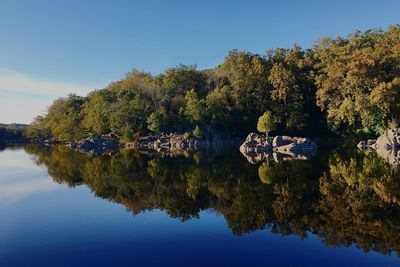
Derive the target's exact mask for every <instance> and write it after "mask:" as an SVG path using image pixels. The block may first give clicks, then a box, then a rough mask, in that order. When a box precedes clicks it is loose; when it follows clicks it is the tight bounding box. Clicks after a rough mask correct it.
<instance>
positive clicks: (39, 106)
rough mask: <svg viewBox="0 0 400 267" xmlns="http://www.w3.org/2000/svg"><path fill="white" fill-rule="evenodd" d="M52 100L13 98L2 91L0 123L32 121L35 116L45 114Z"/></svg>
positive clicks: (0, 97)
mask: <svg viewBox="0 0 400 267" xmlns="http://www.w3.org/2000/svg"><path fill="white" fill-rule="evenodd" d="M51 103H52V100H40V99H29V97H24V98H23V99H11V98H10V97H3V96H1V92H0V123H31V122H32V121H33V118H35V117H36V116H38V115H43V114H45V113H46V111H47V107H49V106H50V105H51Z"/></svg>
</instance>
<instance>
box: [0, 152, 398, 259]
mask: <svg viewBox="0 0 400 267" xmlns="http://www.w3.org/2000/svg"><path fill="white" fill-rule="evenodd" d="M229 155H230V156H229ZM229 157H232V159H230V158H229ZM335 160H338V159H336V158H335V156H333V158H332V155H331V154H329V155H327V156H324V157H322V156H321V157H317V159H315V160H314V161H312V162H310V163H306V162H302V163H299V164H298V165H299V166H301V167H299V166H298V165H296V166H292V165H287V166H286V165H283V167H282V169H280V170H279V169H278V170H277V173H275V174H274V173H271V177H272V178H271V179H272V180H273V181H272V183H274V184H273V185H271V184H265V183H262V182H260V178H259V177H258V174H259V171H258V168H259V166H254V165H251V164H249V163H247V162H246V161H245V160H244V159H243V158H241V155H236V156H232V155H231V154H224V155H221V156H217V157H211V158H210V157H208V156H207V155H200V156H199V155H197V156H195V157H191V156H187V157H184V158H181V157H178V158H172V159H154V158H149V157H145V156H137V155H136V154H135V155H132V154H129V153H128V154H123V155H114V156H106V157H97V158H90V157H86V156H82V155H78V154H75V152H69V151H66V150H64V149H60V150H59V151H53V150H49V149H47V150H43V151H42V150H41V149H40V148H19V149H5V150H3V151H1V152H0V266H10V267H11V266H400V260H399V256H398V255H397V249H398V248H400V239H399V237H400V236H399V233H400V232H399V231H398V230H399V229H400V227H399V226H400V224H397V223H398V222H399V221H400V220H399V218H398V217H399V214H398V203H397V202H396V201H397V199H395V196H393V195H396V192H391V193H390V194H389V193H387V194H389V195H390V196H391V197H392V199H393V200H390V201H386V202H385V201H384V200H379V199H384V197H381V198H379V197H376V196H371V192H370V191H368V192H366V193H365V192H356V191H348V190H349V189H348V188H346V189H344V190H347V191H343V192H340V191H334V192H335V193H336V194H342V196H341V197H342V198H343V202H346V201H347V200H346V199H345V198H354V199H351V200H350V202H349V203H353V202H355V201H358V199H361V200H362V201H365V202H368V203H366V205H371V204H370V202H369V201H371V200H376V201H382V203H378V204H377V205H379V207H381V210H382V209H383V210H384V211H385V212H386V213H382V212H381V211H379V209H376V208H371V210H369V211H368V213H366V212H367V211H365V207H364V208H362V209H361V211H360V210H357V211H354V213H355V214H354V216H355V218H353V219H352V220H349V221H346V222H343V226H338V224H339V225H340V223H338V222H333V225H331V224H330V223H329V220H330V219H329V218H327V217H329V216H330V215H329V214H330V213H338V214H339V213H341V212H344V211H343V210H341V209H340V208H338V210H334V209H335V207H334V206H335V205H333V206H329V203H330V201H334V200H332V199H331V198H332V197H331V196H330V195H327V194H326V189H325V188H326V187H329V185H327V184H323V183H324V182H323V181H322V180H321V179H325V178H323V177H324V175H325V176H326V175H327V174H326V173H327V172H328V173H330V175H331V176H334V175H335V174H336V172H337V171H338V170H339V169H342V168H343V166H342V167H340V166H339V167H338V170H334V171H333V172H332V168H331V165H328V163H330V164H334V163H332V161H335ZM349 160H350V161H351V160H353V161H354V160H356V159H354V158H351V157H350V159H349ZM374 160H377V161H378V162H379V164H384V163H382V162H380V161H379V159H374ZM164 161H166V162H164ZM320 161H324V162H326V164H327V166H321V167H318V166H316V167H315V168H314V167H312V164H320V165H323V164H322V163H321V162H320ZM361 161H363V162H364V161H365V159H364V158H361ZM343 162H345V163H344V165H346V162H349V161H346V160H343ZM157 164H158V165H157ZM284 164H286V163H284ZM307 164H310V167H307V166H308V165H307ZM349 164H350V165H349ZM337 165H340V162H339V163H337ZM347 165H348V167H349V168H350V169H351V168H352V167H351V163H348V164H347ZM177 166H184V167H182V168H181V167H177ZM304 166H306V167H304ZM271 168H280V166H278V164H277V163H275V165H272V167H271ZM377 168H379V169H382V168H381V167H379V166H378V167H377ZM144 170H145V172H143V171H144ZM282 170H285V172H284V173H285V174H284V175H283V176H284V179H283V180H282V179H281V178H282V175H281V174H282ZM388 170H389V169H388ZM199 173H201V174H199ZM302 173H304V175H305V177H300V176H301V175H300V176H299V174H302ZM192 174H199V175H198V176H196V179H194V178H193V176H191V175H192ZM253 176H254V177H253ZM319 176H321V177H319ZM248 177H250V178H248ZM271 179H270V180H271ZM280 179H281V180H282V181H283V182H282V183H283V184H286V185H290V186H291V187H289V188H294V189H293V190H295V191H293V192H295V193H296V192H297V193H296V194H294V195H295V197H294V199H295V200H291V198H290V197H288V198H287V199H286V200H285V201H281V200H280V198H282V196H288V195H289V196H290V192H291V191H290V190H292V189H289V193H282V194H281V195H277V194H278V193H277V192H281V191H282V190H283V189H282V188H283V187H282V188H281V189H279V184H280V183H281V180H280ZM285 179H286V180H285ZM287 179H291V180H293V179H294V180H298V181H290V182H288V180H287ZM365 179H366V178H365ZM347 186H349V185H347ZM375 187H377V186H375ZM271 188H272V189H271ZM274 188H275V189H274ZM285 188H286V187H285ZM299 188H300V189H299ZM335 188H336V187H335ZM340 188H342V187H340ZM296 190H297V191H296ZM335 190H337V188H336V189H335ZM351 190H353V189H351ZM358 190H364V189H358ZM382 190H383V191H384V189H382ZM382 190H381V191H382ZM299 192H300V193H299ZM322 192H324V193H322ZM379 192H380V191H379ZM357 194H359V195H357ZM250 195H251V196H250ZM270 195H273V196H271V198H269V197H270ZM188 196H189V197H188ZM396 196H397V195H396ZM368 197H370V199H366V198H368ZM288 201H294V202H293V203H291V202H290V203H288ZM340 201H341V200H340ZM250 202H251V203H250ZM303 204H304V206H302V205H303ZM285 205H287V206H285ZM385 205H386V206H385ZM325 206H329V207H328V208H327V210H325V209H324V207H325ZM358 206H360V205H357V207H358ZM279 207H281V208H282V209H283V210H285V211H284V212H283V213H284V214H281V213H280V211H279V209H280V208H279ZM286 207H287V210H288V211H287V212H286ZM292 207H294V208H293V210H291V209H292ZM332 209H333V210H332ZM346 209H347V210H348V208H346ZM346 209H345V210H346ZM289 210H291V211H290V212H289ZM285 212H286V213H285ZM352 212H353V211H350V214H351V213H352ZM389 212H390V214H389ZM285 216H286V217H285ZM343 216H345V217H346V218H348V217H349V216H350V217H351V216H352V215H343ZM382 217H383V218H382ZM380 219H382V221H380ZM357 220H358V221H357ZM363 220H364V221H363ZM339 222H340V220H339ZM352 222H353V223H354V224H357V225H351V223H352ZM382 222H390V223H388V224H385V223H382ZM349 224H350V225H349ZM379 224H380V225H379ZM353 226H354V227H353ZM364 226H365V227H366V229H360V228H362V227H364ZM388 227H392V228H394V229H386V228H388ZM381 228H385V230H382V229H381ZM336 231H337V232H336ZM383 235H388V236H383ZM333 239H334V240H333ZM357 240H358V241H360V240H361V241H360V242H359V244H358V243H357V242H358V241H357Z"/></svg>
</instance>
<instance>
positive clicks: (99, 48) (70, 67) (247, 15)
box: [0, 0, 400, 123]
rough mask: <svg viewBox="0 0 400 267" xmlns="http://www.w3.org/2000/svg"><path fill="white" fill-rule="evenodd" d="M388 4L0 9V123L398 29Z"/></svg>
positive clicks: (173, 3)
mask: <svg viewBox="0 0 400 267" xmlns="http://www.w3.org/2000/svg"><path fill="white" fill-rule="evenodd" d="M399 10H400V1H396V0H381V1H369V0H364V1H361V0H358V1H351V0H347V1H345V0H337V1H323V0H319V1H318V0H309V1H296V0H292V1H289V0H287V1H261V0H260V1H256V0H248V1H244V0H243V1H235V0H220V1H217V0H214V1H211V0H207V1H206V0H202V1H194V0H193V1H188V0H186V1H185V0H181V1H177V0H169V1H167V0H165V1H162V0H159V1H154V0H146V1H124V0H115V1H111V0H93V1H90V0H68V1H67V0H65V1H61V0H0V25H1V26H0V122H5V123H10V122H21V123H29V122H31V121H32V119H33V118H34V117H35V116H36V115H39V114H43V113H44V112H45V111H46V107H47V106H49V105H50V104H51V102H52V101H53V100H54V99H55V98H57V97H60V96H65V95H67V94H68V93H69V92H74V93H77V94H79V95H85V94H86V93H87V92H89V91H90V90H93V89H95V88H103V87H104V86H106V85H107V84H108V83H109V82H111V81H115V80H118V79H121V78H123V77H124V75H125V73H127V72H128V71H130V70H132V69H133V68H137V69H141V70H145V71H150V72H152V73H154V74H157V73H160V72H162V71H164V70H165V69H166V68H168V67H172V66H176V65H178V64H180V63H182V64H197V66H198V68H199V69H203V68H210V67H214V66H216V65H218V64H220V63H222V62H223V60H224V57H225V55H226V54H227V52H228V51H229V50H231V49H234V48H236V49H239V50H248V51H250V52H257V53H264V52H265V51H266V50H268V49H274V48H277V47H284V48H289V47H291V46H293V44H295V43H297V44H299V45H300V46H301V47H303V48H308V47H310V46H311V45H312V44H313V43H314V42H315V41H316V40H317V39H318V38H320V37H324V36H330V37H335V36H339V35H340V36H346V35H348V34H350V33H352V32H353V31H354V30H356V29H359V30H362V31H364V30H368V29H371V28H382V29H386V28H387V26H389V25H391V24H399V23H400V13H399Z"/></svg>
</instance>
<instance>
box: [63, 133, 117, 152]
mask: <svg viewBox="0 0 400 267" xmlns="http://www.w3.org/2000/svg"><path fill="white" fill-rule="evenodd" d="M67 145H68V146H69V147H70V148H74V149H77V150H80V151H82V152H85V153H89V154H103V153H106V152H110V151H113V150H116V149H118V148H119V147H120V143H119V141H118V139H117V138H116V136H114V135H112V134H110V135H101V136H100V135H93V136H91V137H89V138H86V139H83V140H82V141H79V142H70V143H68V144H67Z"/></svg>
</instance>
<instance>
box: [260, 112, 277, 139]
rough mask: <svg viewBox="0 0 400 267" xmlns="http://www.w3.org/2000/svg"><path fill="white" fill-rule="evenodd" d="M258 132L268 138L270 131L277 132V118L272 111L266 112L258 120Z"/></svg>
mask: <svg viewBox="0 0 400 267" xmlns="http://www.w3.org/2000/svg"><path fill="white" fill-rule="evenodd" d="M257 130H258V131H259V132H262V133H265V134H266V135H267V136H268V133H269V132H270V131H274V130H276V118H275V117H274V116H273V115H272V113H271V112H270V111H266V112H264V114H263V115H262V116H261V117H260V118H259V119H258V123H257Z"/></svg>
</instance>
